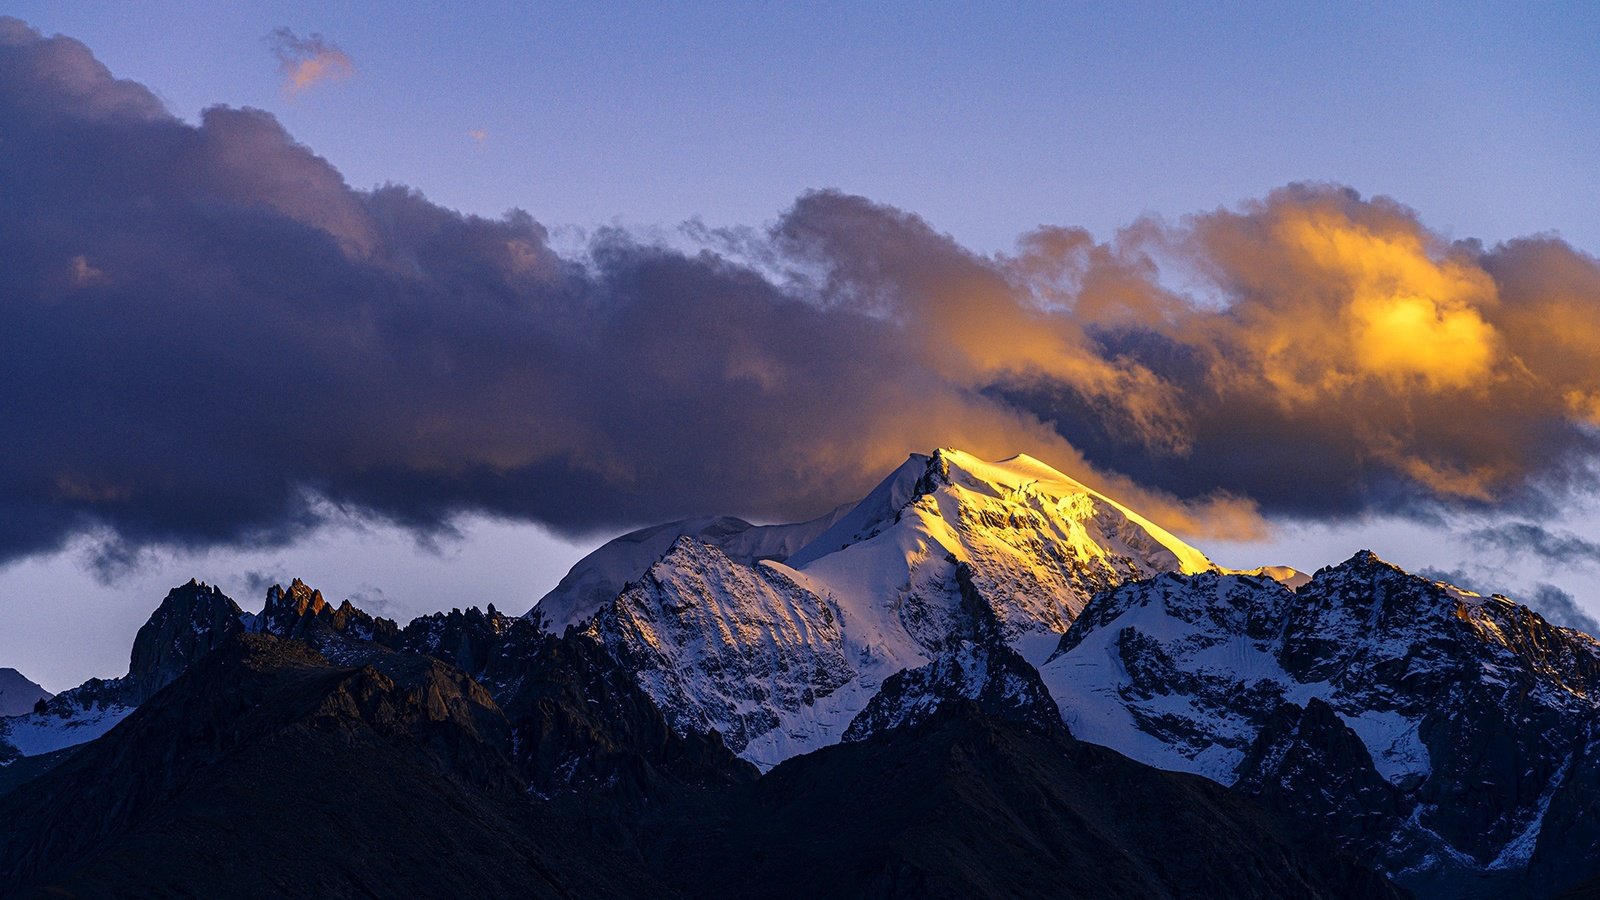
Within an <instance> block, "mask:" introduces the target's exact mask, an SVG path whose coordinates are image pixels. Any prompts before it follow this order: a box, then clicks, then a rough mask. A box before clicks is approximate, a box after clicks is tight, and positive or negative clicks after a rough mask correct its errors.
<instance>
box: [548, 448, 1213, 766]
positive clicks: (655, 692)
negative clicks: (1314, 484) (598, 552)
mask: <svg viewBox="0 0 1600 900" xmlns="http://www.w3.org/2000/svg"><path fill="white" fill-rule="evenodd" d="M808 525H810V526H813V527H814V526H815V525H816V523H808ZM786 527H790V528H794V527H798V526H786ZM649 539H650V540H652V541H654V540H659V535H658V533H654V532H652V533H651V534H650V535H649ZM608 546H609V545H608ZM602 550H603V551H604V553H605V554H606V555H608V561H615V560H618V559H621V555H620V554H619V552H618V551H617V550H616V548H615V547H613V548H612V549H611V550H605V548H602ZM587 562H588V561H586V562H580V563H579V565H578V566H577V567H575V568H574V572H578V571H579V570H580V569H583V568H585V566H586V563H587ZM1215 568H1216V567H1215V566H1213V565H1212V564H1211V562H1210V560H1208V559H1206V557H1205V556H1204V554H1202V553H1200V552H1199V551H1198V550H1195V549H1194V548H1192V547H1190V546H1188V545H1187V544H1185V543H1183V542H1182V541H1180V540H1178V539H1177V538H1176V537H1174V536H1172V535H1171V534H1170V533H1168V532H1166V531H1164V530H1163V529H1161V528H1159V527H1158V526H1156V525H1154V524H1153V523H1151V522H1149V521H1148V520H1146V519H1144V518H1143V517H1141V516H1139V515H1138V514H1137V513H1134V512H1133V511H1131V510H1129V509H1128V508H1126V507H1124V506H1122V505H1121V504H1119V503H1117V502H1116V501H1113V500H1111V499H1110V498H1107V497H1105V496H1104V495H1102V494H1099V493H1097V492H1095V491H1093V490H1091V489H1089V488H1087V487H1085V486H1084V485H1083V484H1082V483H1080V482H1078V481H1077V480H1075V479H1072V478H1070V477H1068V476H1066V475H1064V474H1062V473H1061V472H1058V471H1056V470H1055V469H1052V468H1051V467H1049V466H1047V465H1045V464H1044V463H1042V462H1040V461H1038V460H1036V459H1033V458H1031V457H1027V456H1015V457H1012V458H1010V459H1007V460H1003V461H1001V462H986V461H984V460H981V459H979V458H977V457H975V456H973V455H971V454H969V453H965V452H962V451H960V450H953V449H940V450H937V451H935V452H934V453H932V454H929V455H922V454H913V455H912V456H910V457H909V458H908V459H907V460H906V462H905V463H903V464H901V465H900V466H899V467H898V468H897V469H895V471H894V472H892V473H890V474H889V476H888V477H886V478H885V479H884V480H883V481H882V482H880V483H879V484H878V486H877V487H876V488H874V489H873V490H872V491H871V492H870V493H869V494H868V495H867V496H866V497H865V498H864V499H862V500H861V501H860V502H858V503H857V504H855V505H854V506H853V507H852V508H851V509H849V510H848V511H846V512H843V513H842V514H840V515H838V516H836V517H835V518H834V520H833V521H832V522H831V523H828V524H827V525H826V527H824V528H820V529H818V533H817V534H816V536H815V537H813V538H812V539H811V540H810V541H809V542H807V543H806V544H805V545H804V546H802V547H800V548H799V549H797V550H795V551H794V552H793V553H791V554H789V555H788V556H787V557H785V558H783V559H781V560H780V559H777V558H766V559H761V560H758V561H756V560H749V559H739V558H736V557H735V556H734V555H733V554H731V553H729V552H726V549H725V547H724V546H723V542H722V541H721V540H719V539H716V538H713V539H712V540H706V539H705V538H704V537H702V536H687V537H686V536H681V535H680V536H677V537H676V538H675V539H674V540H673V541H672V542H671V543H670V544H669V545H668V546H667V547H666V549H665V552H664V554H663V555H662V556H661V557H659V558H658V559H656V560H652V561H651V562H649V563H648V564H647V568H645V569H641V570H640V571H638V572H637V573H635V574H633V575H630V576H629V577H628V584H627V585H626V587H625V588H624V589H622V590H621V591H620V592H619V594H618V596H617V597H616V598H615V599H614V600H612V601H610V602H609V603H607V604H606V605H605V606H604V607H603V608H601V609H600V610H599V611H598V613H597V615H595V616H594V618H593V620H592V622H591V623H590V624H589V625H588V629H589V631H590V632H591V633H592V634H593V635H594V636H595V637H596V638H597V639H599V640H601V641H602V642H604V643H605V644H606V645H607V647H608V648H610V649H611V652H612V653H613V654H614V655H616V656H617V657H618V658H619V659H620V660H622V661H623V662H624V664H625V665H627V666H630V667H632V668H633V669H634V670H635V671H636V672H637V676H638V679H639V681H640V683H641V684H642V685H643V686H644V687H645V689H646V691H647V692H649V693H650V694H651V696H652V697H653V698H654V699H655V700H656V701H657V702H658V703H659V704H660V705H661V707H662V708H663V710H665V711H666V713H667V716H668V718H669V720H671V721H673V722H674V723H675V724H677V725H679V726H680V727H684V728H687V729H710V728H715V729H716V730H718V731H720V732H722V733H723V735H724V738H725V739H726V740H727V741H728V745H729V746H730V747H731V748H733V749H734V750H736V751H739V752H741V753H742V755H744V756H745V758H747V759H749V760H751V761H752V762H756V763H757V764H759V765H762V766H771V765H774V764H776V763H777V762H779V761H781V760H782V759H785V758H787V757H789V756H792V755H794V754H796V753H801V752H805V751H807V750H810V749H814V748H816V747H819V746H823V745H826V744H830V743H834V742H836V741H838V740H839V739H840V737H841V736H842V735H843V733H844V730H845V728H846V727H847V726H848V725H849V723H850V722H851V720H852V719H853V718H854V717H855V716H856V715H857V714H858V713H860V712H861V710H862V709H863V708H864V707H865V706H866V704H867V702H868V701H869V700H870V699H871V698H872V696H873V695H874V694H875V693H876V692H877V690H878V689H879V687H880V686H881V685H882V683H883V682H884V680H885V679H886V678H888V677H889V676H891V675H893V674H895V673H896V672H899V671H902V670H904V669H908V668H917V667H921V666H925V665H927V664H929V663H930V662H932V661H934V660H935V659H937V658H939V657H940V656H941V654H944V653H945V652H946V651H948V650H950V649H951V648H952V647H955V646H958V645H959V644H960V643H961V642H962V641H966V640H970V639H972V638H973V636H974V635H975V634H976V633H977V632H978V631H979V630H980V627H979V623H980V622H981V623H983V626H982V627H983V628H984V629H992V630H993V631H994V632H995V634H996V636H997V638H998V639H1000V640H1003V641H1005V642H1007V643H1009V644H1010V645H1011V647H1012V648H1013V649H1014V650H1016V651H1018V652H1020V653H1021V654H1022V655H1023V657H1024V658H1027V659H1029V660H1030V661H1034V662H1037V661H1040V660H1042V659H1043V658H1044V657H1045V656H1047V655H1049V653H1050V651H1051V650H1053V649H1054V648H1055V646H1056V644H1057V642H1058V641H1059V638H1060V635H1061V633H1062V632H1064V631H1066V629H1067V627H1068V626H1069V625H1070V624H1071V623H1072V621H1073V619H1074V618H1076V617H1077V615H1078V612H1079V611H1080V610H1081V609H1083V607H1084V604H1086V603H1087V602H1088V601H1089V598H1090V597H1092V596H1093V595H1094V594H1095V593H1096V592H1097V591H1100V590H1103V589H1105V588H1108V587H1112V586H1115V585H1118V584H1122V583H1124V582H1127V581H1130V580H1134V579H1138V578H1142V577H1146V576H1148V575H1151V574H1155V573H1158V572H1163V571H1177V572H1200V571H1213V570H1215ZM536 612H537V610H536Z"/></svg>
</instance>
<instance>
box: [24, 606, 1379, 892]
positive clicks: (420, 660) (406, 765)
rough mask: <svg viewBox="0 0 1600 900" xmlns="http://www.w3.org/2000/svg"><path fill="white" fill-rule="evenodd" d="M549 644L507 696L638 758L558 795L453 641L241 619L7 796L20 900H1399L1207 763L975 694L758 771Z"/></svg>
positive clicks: (579, 752) (566, 644) (606, 752)
mask: <svg viewBox="0 0 1600 900" xmlns="http://www.w3.org/2000/svg"><path fill="white" fill-rule="evenodd" d="M462 618H463V620H465V618H466V614H463V615H462ZM463 624H464V621H463ZM542 637H543V638H544V639H548V640H551V641H555V642H554V643H546V644H543V645H541V647H540V648H539V649H538V651H537V655H541V656H547V657H549V659H550V662H548V663H547V664H546V665H547V666H548V667H549V671H548V672H545V673H544V674H540V673H539V672H538V671H536V670H535V669H531V668H530V669H529V670H528V671H527V672H525V673H524V675H523V676H522V678H521V683H522V684H523V687H522V688H521V691H522V692H527V691H529V690H530V686H533V685H541V684H542V685H543V687H542V688H538V689H537V690H535V691H534V692H533V696H531V697H530V696H529V695H528V694H527V693H513V694H511V695H508V697H509V699H508V703H522V704H524V708H525V710H526V712H525V713H523V714H520V715H522V716H525V717H526V718H527V719H528V720H529V721H544V722H546V723H547V725H549V728H548V730H549V731H551V732H561V733H563V734H564V737H563V739H562V741H561V742H560V744H561V746H562V747H563V748H564V750H565V752H567V753H568V754H569V757H570V758H576V759H577V760H578V761H579V763H580V764H582V763H583V761H584V760H586V759H589V758H598V759H606V758H610V759H612V760H613V761H616V760H622V759H624V758H626V757H628V756H629V755H632V756H634V757H636V759H635V761H634V762H632V763H624V764H621V765H618V766H615V767H613V768H612V770H611V773H612V774H611V776H610V777H607V778H605V779H603V780H601V779H579V780H576V781H572V782H563V783H562V784H563V789H562V790H559V791H554V792H545V791H541V790H539V789H538V787H537V786H538V785H539V784H541V783H542V784H546V785H549V784H551V783H552V782H551V781H550V779H551V777H552V771H551V770H550V769H549V768H547V767H542V766H540V765H532V764H530V762H529V759H528V758H527V757H525V756H523V755H519V754H520V748H521V747H522V743H521V741H520V740H519V739H518V738H517V727H516V726H515V725H514V724H513V721H512V719H511V718H508V717H507V715H506V714H505V712H504V711H503V710H502V708H501V707H500V706H499V705H498V704H497V702H496V700H495V699H494V697H493V696H492V695H491V692H490V691H489V689H488V688H486V687H485V686H483V685H481V684H479V683H478V682H477V681H475V680H473V679H472V678H470V677H468V675H467V674H466V673H464V672H462V671H461V670H460V669H459V668H457V667H455V666H453V665H450V664H448V663H446V662H444V661H441V660H440V659H437V658H433V657H430V656H427V655H424V654H420V653H415V652H406V651H395V650H390V649H387V648H383V647H381V646H379V645H376V644H371V643H370V642H367V643H366V646H365V648H364V652H365V653H366V654H367V661H366V662H364V663H361V664H357V665H349V664H338V663H333V662H330V661H329V660H328V659H327V657H326V656H325V655H323V654H321V653H319V652H317V651H316V650H314V649H313V648H311V647H310V646H309V645H307V644H305V643H302V642H300V641H296V640H289V639H281V638H277V637H274V636H272V635H256V634H240V635H235V636H233V637H232V638H231V639H230V641H229V643H227V644H226V645H224V646H223V647H222V648H221V649H220V650H218V651H215V652H213V653H211V654H209V655H207V656H205V657H203V658H202V659H201V660H200V661H199V662H198V663H197V664H196V665H194V666H193V667H191V668H190V669H189V670H188V671H187V672H186V673H185V674H183V675H182V676H180V677H179V678H178V679H177V680H176V681H174V682H173V683H172V684H171V685H169V686H168V687H167V688H165V689H164V690H162V691H161V692H159V693H158V694H157V695H155V696H154V697H152V698H151V699H150V700H149V701H148V702H147V703H145V704H144V705H143V706H141V707H140V709H139V710H137V711H136V712H135V713H133V714H132V715H130V716H129V717H128V718H127V719H126V720H125V721H123V722H122V723H121V724H120V725H119V726H118V727H117V728H115V729H113V730H112V731H111V732H110V733H109V734H108V735H106V736H105V737H104V738H101V739H99V740H97V741H94V742H92V743H90V744H88V745H85V746H84V747H82V748H81V749H79V750H78V751H77V752H76V753H74V754H73V755H72V756H71V757H70V758H68V759H67V760H66V761H65V762H63V763H62V764H61V765H60V766H58V767H57V768H56V769H54V770H53V771H51V772H49V773H47V774H45V775H43V776H41V777H39V778H37V779H36V780H34V781H32V782H30V783H28V784H26V785H24V786H22V787H21V788H19V789H17V790H15V791H13V792H12V793H11V794H9V795H6V796H4V797H0V821H6V822H8V823H14V825H13V827H11V828H9V829H7V830H6V831H5V832H4V833H0V894H5V895H8V896H9V895H13V894H15V895H18V896H73V897H86V898H87V897H112V896H246V897H253V896H262V897H265V896H301V897H312V896H315V897H371V896H485V897H489V896H513V895H515V896H529V897H563V896H566V897H571V896H581V897H597V896H598V897H603V896H616V897H655V896H667V897H720V896H730V897H731V896H774V897H782V896H797V897H798V896H808V897H811V896H836V897H844V896H850V897H858V896H875V897H938V896H951V897H954V896H963V897H969V896H977V897H983V896H994V897H1000V896H1007V897H1027V896H1041V897H1042V896H1052V897H1061V896H1110V897H1115V896H1128V897H1133V896H1139V897H1162V896H1173V897H1176V896H1184V897H1208V896H1217V897H1221V896H1228V897H1258V896H1259V897H1265V896H1303V897H1361V896H1374V897H1391V896H1395V894H1394V893H1393V892H1392V890H1391V889H1390V888H1389V887H1388V885H1387V884H1386V883H1385V882H1383V881H1382V880H1381V879H1380V878H1378V877H1376V876H1374V875H1372V874H1370V873H1368V872H1366V871H1364V870H1362V869H1360V868H1358V867H1356V866H1355V865H1354V864H1352V863H1348V862H1341V861H1339V860H1336V859H1333V858H1330V857H1328V856H1326V855H1322V854H1321V851H1318V850H1316V849H1315V848H1314V847H1309V848H1308V847H1299V846H1296V845H1293V844H1291V843H1288V842H1286V841H1285V840H1283V839H1282V838H1281V837H1280V836H1279V832H1280V828H1279V826H1278V824H1277V822H1276V820H1274V819H1272V818H1271V817H1270V816H1269V815H1268V814H1266V813H1264V812H1262V811H1261V810H1260V809H1259V808H1258V807H1256V806H1254V805H1253V804H1252V803H1250V802H1249V801H1247V800H1244V799H1242V798H1240V797H1238V796H1236V795H1234V794H1231V793H1229V792H1227V791H1226V790H1224V789H1222V788H1220V787H1218V786H1216V785H1214V784H1211V783H1209V782H1206V781H1204V780H1203V779H1198V778H1194V777H1189V776H1182V775H1173V774H1170V773H1163V772H1158V771H1156V770H1153V769H1150V768H1148V767H1146V766H1142V765H1140V764H1137V763H1134V762H1132V761H1130V760H1127V759H1126V758H1124V757H1121V756H1119V755H1118V754H1116V753H1114V752H1112V751H1109V750H1105V749H1103V748H1096V747H1092V746H1089V745H1085V744H1081V743H1079V742H1077V741H1074V740H1072V739H1071V738H1070V737H1067V736H1066V735H1065V734H1064V733H1063V732H1061V731H1060V730H1059V729H1053V730H1045V731H1040V730H1038V729H1036V728H1029V727H1027V723H1025V722H1024V723H1017V722H1008V721H1004V720H1002V719H998V718H994V717H991V716H989V715H986V714H985V713H984V712H983V711H982V710H981V709H980V708H979V707H978V706H977V705H976V704H972V703H963V702H959V701H958V700H956V699H954V698H952V699H951V702H948V703H943V704H941V705H940V707H939V709H938V710H937V711H936V712H935V713H934V714H933V715H931V716H928V717H923V718H922V719H921V720H920V721H919V722H918V723H917V724H915V725H911V726H901V727H887V728H883V729H881V730H879V731H877V732H875V733H873V734H871V735H870V736H868V737H867V738H866V739H865V740H862V741H860V742H857V743H852V744H849V745H846V746H840V747H835V748H831V749H829V750H826V751H822V752H819V753H816V754H812V755H809V756H804V757H799V758H796V759H794V760H792V761H791V762H788V763H785V764H784V765H782V766H779V767H778V768H776V769H775V770H774V771H773V772H771V773H769V775H768V776H766V777H764V778H762V779H760V780H759V781H755V782H751V781H749V780H748V774H749V773H748V771H747V770H746V769H742V768H740V767H741V766H742V765H743V764H742V763H737V761H735V760H734V759H733V758H732V756H731V755H730V754H727V752H726V750H723V751H722V754H721V756H720V759H721V760H722V762H723V763H724V764H725V765H724V768H723V769H722V770H721V771H717V770H715V768H712V769H711V770H707V769H704V768H697V767H695V766H692V765H691V766H689V767H688V768H686V769H685V768H675V767H674V766H673V765H672V764H670V762H668V757H662V756H661V755H660V751H661V750H662V746H661V745H659V744H656V743H654V740H655V739H654V738H653V737H652V735H654V734H655V732H654V731H653V730H652V728H653V727H654V726H651V727H641V722H634V723H633V726H634V727H631V728H619V727H618V724H617V723H619V722H628V721H630V717H629V716H628V715H615V711H613V712H612V713H606V712H604V711H603V710H602V711H601V712H598V713H595V712H586V711H585V709H584V708H587V707H592V706H601V707H603V706H604V705H605V704H607V703H612V702H618V701H620V703H621V706H620V708H621V709H623V710H626V708H627V707H628V705H629V704H630V703H634V702H636V701H637V697H630V696H628V695H617V696H613V697H610V698H609V699H608V698H607V695H605V694H596V693H595V692H594V691H593V690H592V685H593V684H594V683H595V681H594V679H596V678H598V679H600V680H601V681H604V680H605V678H606V676H605V674H604V672H603V671H593V670H586V667H587V666H590V665H594V666H603V660H602V658H601V657H599V656H598V655H595V656H593V657H592V658H586V654H589V653H592V652H593V651H594V650H595V649H597V648H594V647H593V646H592V645H585V644H583V643H582V642H581V639H580V638H578V637H577V636H576V635H573V636H570V638H568V639H561V640H556V639H553V638H549V636H542ZM586 647H587V649H585V648H586ZM562 660H565V662H562ZM947 696H948V695H947ZM591 701H594V702H591ZM541 709H544V710H547V711H548V710H554V711H556V714H548V713H541V712H540V710H541ZM647 719H648V721H649V722H654V723H659V720H660V714H659V712H657V713H656V714H655V716H654V717H647ZM550 723H567V725H570V724H571V723H583V727H567V726H566V725H563V726H560V727H557V726H556V725H554V724H550ZM562 728H566V730H565V731H564V732H562ZM586 734H587V735H597V736H599V737H600V738H603V740H596V741H594V742H593V743H592V744H591V745H590V746H588V747H587V748H586V747H585V745H584V739H583V738H582V737H581V736H582V735H586ZM640 741H642V742H643V744H644V745H645V746H642V747H635V746H633V745H632V744H633V742H640ZM679 754H680V755H679V756H678V757H677V758H678V759H680V760H682V759H692V758H694V755H693V754H687V755H683V754H682V753H681V750H680V751H679ZM710 758H718V757H717V755H716V754H712V755H711V757H710ZM593 771H594V772H595V773H597V774H598V773H599V772H601V771H604V770H603V769H600V768H596V769H594V770H593ZM640 773H643V775H642V776H640ZM683 773H688V775H690V776H695V777H685V776H684V775H683ZM635 776H640V777H645V778H647V783H645V784H644V785H642V786H641V785H637V784H634V783H632V782H630V780H629V779H630V778H631V777H635ZM546 793H551V794H552V796H551V797H549V798H546V797H545V796H544V794H546Z"/></svg>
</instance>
